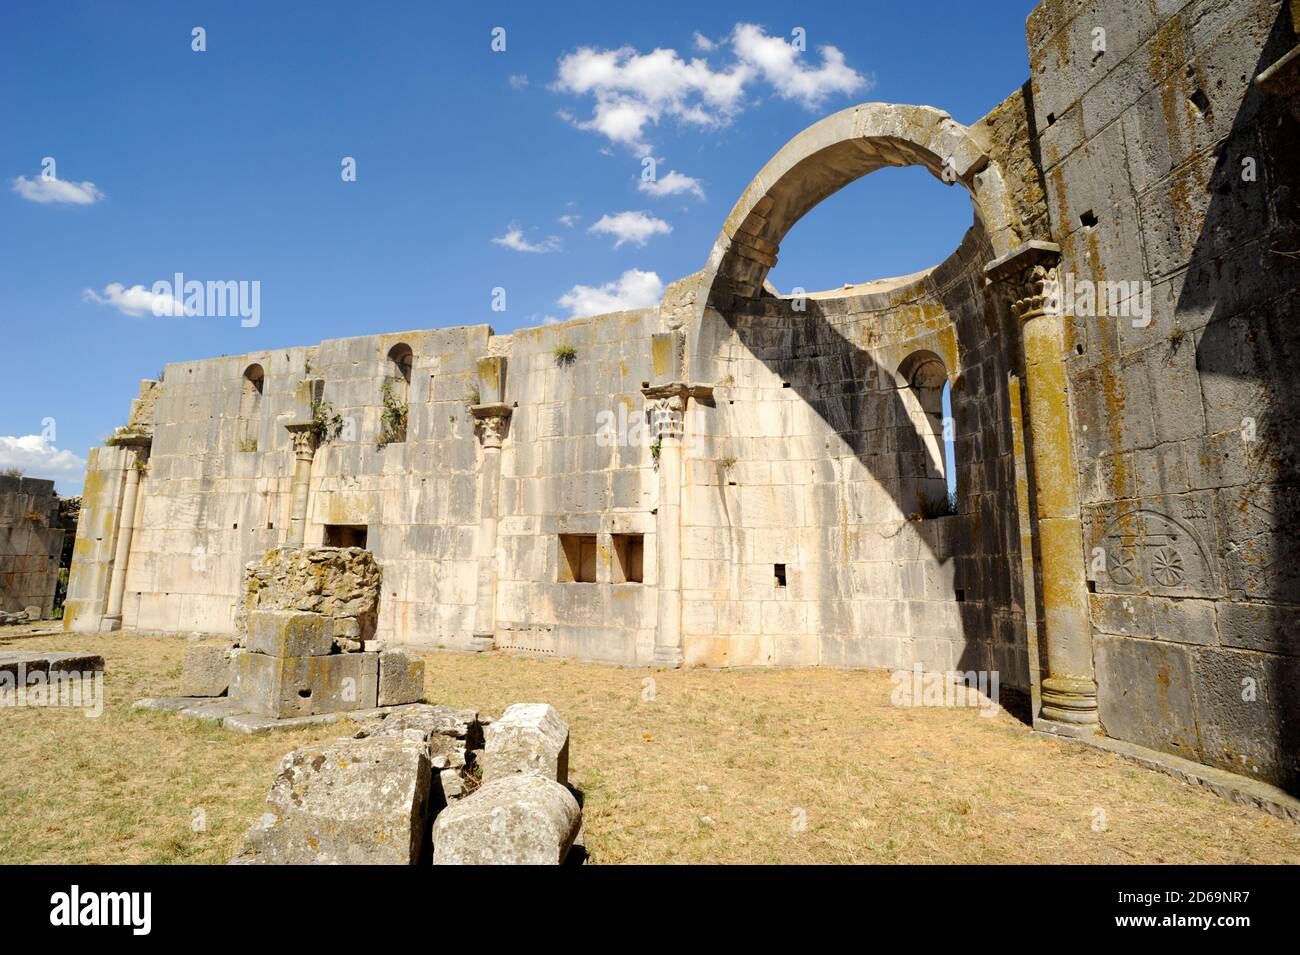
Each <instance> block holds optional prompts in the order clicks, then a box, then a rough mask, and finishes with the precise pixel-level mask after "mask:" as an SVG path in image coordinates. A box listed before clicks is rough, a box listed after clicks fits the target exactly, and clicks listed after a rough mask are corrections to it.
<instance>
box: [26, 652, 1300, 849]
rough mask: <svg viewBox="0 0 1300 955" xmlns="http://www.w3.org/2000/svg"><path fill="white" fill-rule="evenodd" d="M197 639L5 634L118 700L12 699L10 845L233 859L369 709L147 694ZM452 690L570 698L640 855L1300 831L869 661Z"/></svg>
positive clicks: (546, 671)
mask: <svg viewBox="0 0 1300 955" xmlns="http://www.w3.org/2000/svg"><path fill="white" fill-rule="evenodd" d="M185 646H186V642H185V640H183V639H180V638H157V637H140V636H134V635H123V634H115V635H112V636H91V635H87V636H74V635H70V634H67V635H65V634H59V635H57V636H38V637H25V638H15V637H14V636H13V635H11V633H10V632H9V631H6V632H5V633H4V634H0V649H33V650H34V649H62V650H77V651H92V652H95V653H99V654H101V655H102V656H103V657H104V659H105V661H106V671H107V676H106V681H105V685H106V689H105V692H106V703H105V707H104V711H103V714H102V715H101V716H99V717H97V718H88V717H87V716H85V715H84V714H83V713H82V712H81V711H79V710H71V709H58V708H28V709H15V708H0V739H2V740H3V746H4V753H5V759H4V766H5V772H4V773H2V774H0V859H3V860H4V861H5V862H7V863H20V862H43V863H61V862H68V863H84V862H90V863H113V862H159V863H162V862H167V863H174V862H209V863H224V862H226V861H227V860H228V859H229V858H230V857H231V855H233V854H234V851H235V849H236V848H237V846H238V845H239V843H240V840H241V838H242V836H243V833H244V831H245V830H246V829H247V828H248V827H249V825H251V824H252V822H253V821H254V820H255V819H256V818H257V817H258V816H259V815H260V813H261V811H262V808H261V807H262V802H263V800H264V799H265V797H266V792H267V789H268V787H269V786H270V783H271V778H272V776H273V774H274V768H275V765H276V763H277V762H278V761H279V759H280V757H281V756H282V755H283V754H285V753H286V752H288V751H289V750H291V749H293V748H295V747H296V746H299V745H301V744H303V743H305V742H308V741H312V740H321V739H333V738H336V737H340V736H344V735H347V732H348V728H349V726H350V724H348V723H346V722H345V723H339V724H334V725H332V726H323V727H317V728H314V729H311V730H300V731H294V732H283V733H278V734H271V735H264V736H259V737H246V736H240V735H237V734H233V733H228V732H226V731H225V730H222V729H220V728H218V727H213V726H210V725H206V724H200V723H196V722H193V721H191V720H186V719H181V718H179V717H177V716H173V715H169V714H162V713H152V712H136V711H133V710H132V709H131V703H132V702H133V701H134V700H136V699H139V698H141V697H145V696H166V695H174V694H175V692H176V689H177V684H178V681H179V679H180V668H181V656H182V654H183V652H184V649H185ZM425 661H426V684H425V686H426V694H427V698H428V699H429V700H430V701H431V702H436V703H446V704H450V705H454V706H469V707H474V708H476V709H478V710H480V711H482V712H484V713H490V714H493V715H499V714H500V713H501V711H502V710H504V709H505V707H506V706H508V705H509V704H510V703H514V702H536V701H544V702H548V703H552V704H554V706H555V707H556V708H557V709H558V710H559V711H560V713H561V714H562V715H563V716H564V717H565V718H566V719H567V720H568V721H569V726H570V731H571V741H570V778H571V781H572V782H573V783H574V784H575V785H576V786H577V787H578V788H579V789H580V790H581V791H582V794H583V798H584V800H585V816H584V819H585V830H586V842H587V849H588V852H589V854H590V857H591V861H592V862H595V863H618V862H642V863H658V862H750V863H769V862H770V863H789V862H796V863H809V862H907V863H913V862H926V863H953V862H956V863H965V862H992V863H1014V862H1037V863H1058V862H1059V863H1111V862H1127V863H1158V862H1167V863H1184V862H1201V863H1212V862H1225V863H1236V862H1268V863H1276V862H1295V861H1297V860H1300V826H1297V825H1295V824H1294V823H1289V822H1285V821H1283V820H1280V819H1276V818H1274V817H1272V816H1270V815H1268V814H1266V813H1264V812H1262V811H1260V810H1257V809H1251V808H1247V807H1244V806H1238V805H1235V804H1233V803H1230V802H1227V801H1225V800H1223V799H1220V798H1218V797H1216V796H1214V795H1213V794H1211V793H1209V792H1206V791H1204V790H1202V789H1200V788H1198V787H1196V786H1192V785H1189V784H1186V783H1182V782H1179V781H1177V780H1175V779H1172V778H1170V777H1167V776H1164V775H1161V774H1159V773H1154V772H1151V771H1149V770H1145V769H1142V768H1140V767H1137V766H1135V765H1133V764H1131V763H1128V762H1126V761H1124V760H1122V759H1120V758H1119V757H1116V756H1111V755H1108V754H1103V753H1098V752H1094V751H1090V750H1086V749H1083V748H1081V747H1077V746H1073V745H1070V744H1067V743H1062V742H1057V741H1054V740H1050V739H1042V738H1038V737H1035V736H1033V735H1031V733H1030V732H1029V731H1028V729H1027V728H1026V727H1025V726H1024V725H1023V724H1022V723H1020V722H1018V721H1016V720H1015V719H1013V718H1012V717H1011V716H1009V715H1008V714H1006V713H1005V712H999V713H997V714H996V715H993V716H991V717H990V716H982V715H980V710H979V709H977V708H973V707H962V708H939V707H918V708H903V707H895V706H892V705H891V704H890V692H891V690H892V688H893V687H892V684H891V683H890V680H889V677H888V674H886V673H882V672H871V671H840V670H819V669H807V670H779V671H778V670H774V671H706V670H687V671H676V672H667V671H654V670H648V669H617V668H612V667H601V666H593V665H587V664H580V663H573V662H566V661H559V660H541V659H529V658H520V657H511V656H506V655H502V654H495V653H494V654H488V655H472V654H461V653H451V652H433V653H429V654H427V655H426V656H425Z"/></svg>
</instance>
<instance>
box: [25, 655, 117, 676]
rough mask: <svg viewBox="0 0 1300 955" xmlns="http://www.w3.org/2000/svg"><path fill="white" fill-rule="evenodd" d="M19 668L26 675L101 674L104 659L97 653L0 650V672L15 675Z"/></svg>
mask: <svg viewBox="0 0 1300 955" xmlns="http://www.w3.org/2000/svg"><path fill="white" fill-rule="evenodd" d="M20 666H21V667H22V668H23V670H24V671H25V672H26V673H36V672H41V673H48V672H50V671H51V670H53V671H54V672H56V673H69V672H79V673H87V672H90V673H102V672H104V658H103V657H101V656H100V655H99V654H97V653H66V652H62V651H58V650H53V651H35V652H34V651H27V650H0V672H5V673H13V674H15V675H16V674H17V673H18V669H19V667H20Z"/></svg>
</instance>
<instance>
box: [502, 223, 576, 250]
mask: <svg viewBox="0 0 1300 955" xmlns="http://www.w3.org/2000/svg"><path fill="white" fill-rule="evenodd" d="M492 241H493V242H495V243H496V244H497V245H504V246H505V247H506V248H507V249H514V250H515V251H516V252H558V251H559V250H560V240H559V238H558V237H556V236H553V235H552V236H547V237H546V239H545V240H544V241H542V242H529V241H528V240H527V239H525V238H524V230H523V229H521V228H519V226H517V225H515V224H514V223H511V224H510V227H509V228H508V229H506V234H505V235H499V236H497V237H496V238H495V239H493V240H492Z"/></svg>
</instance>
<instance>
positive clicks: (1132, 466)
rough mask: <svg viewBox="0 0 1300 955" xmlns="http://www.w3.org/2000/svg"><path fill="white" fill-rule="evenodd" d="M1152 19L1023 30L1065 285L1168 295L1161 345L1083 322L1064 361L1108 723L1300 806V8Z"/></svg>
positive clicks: (1106, 323) (1207, 3)
mask: <svg viewBox="0 0 1300 955" xmlns="http://www.w3.org/2000/svg"><path fill="white" fill-rule="evenodd" d="M1154 6H1156V5H1153V4H1146V3H1129V2H1122V0H1102V2H1098V3H1091V4H1087V5H1084V4H1080V3H1069V2H1061V0H1055V2H1046V3H1043V4H1041V5H1040V6H1039V7H1038V8H1037V9H1036V10H1035V11H1034V14H1033V15H1032V16H1031V17H1030V19H1029V24H1028V37H1029V52H1030V61H1031V65H1032V80H1031V83H1032V91H1033V114H1032V120H1033V129H1034V133H1035V137H1036V144H1037V152H1038V154H1039V156H1040V159H1041V164H1042V171H1043V178H1044V182H1045V184H1046V190H1047V207H1048V211H1049V214H1050V216H1051V235H1052V238H1053V239H1054V240H1055V241H1057V242H1059V243H1060V245H1061V247H1062V262H1061V271H1062V274H1063V275H1064V274H1066V273H1072V274H1073V275H1075V276H1076V277H1079V278H1089V279H1098V280H1100V279H1109V280H1121V281H1130V282H1131V281H1134V280H1142V279H1148V280H1149V281H1150V282H1151V283H1152V291H1153V294H1152V297H1151V304H1152V308H1151V322H1150V325H1149V326H1147V327H1145V328H1141V327H1135V326H1134V325H1133V323H1132V321H1130V320H1125V319H1124V318H1123V317H1120V318H1118V319H1116V318H1086V317H1076V318H1073V319H1070V320H1068V321H1067V324H1066V330H1065V341H1064V342H1063V353H1064V360H1065V362H1066V367H1067V371H1068V376H1069V383H1070V394H1071V399H1072V405H1073V415H1074V422H1073V424H1074V428H1073V431H1074V439H1075V444H1076V461H1077V462H1078V469H1079V474H1078V486H1079V496H1080V502H1081V505H1082V508H1083V516H1084V525H1085V547H1086V551H1087V553H1086V554H1085V559H1086V560H1087V562H1088V567H1089V572H1088V580H1089V586H1090V588H1091V589H1093V590H1094V591H1095V592H1094V593H1092V594H1091V595H1090V603H1091V616H1092V622H1093V629H1094V638H1093V653H1094V657H1095V660H1096V664H1097V678H1098V682H1099V704H1100V713H1101V719H1102V724H1103V725H1104V726H1105V728H1106V730H1107V732H1108V733H1109V734H1110V735H1112V736H1116V737H1119V738H1122V739H1127V740H1130V741H1133V742H1136V743H1140V744H1142V745H1144V746H1149V747H1153V748H1155V749H1160V750H1164V751H1166V752H1171V753H1174V754H1176V755H1179V756H1183V757H1186V758H1188V759H1192V760H1196V761H1200V762H1206V763H1209V764H1211V765H1216V766H1220V767H1223V768H1225V769H1230V770H1233V771H1235V772H1239V773H1245V774H1248V775H1255V776H1259V777H1262V778H1264V779H1268V780H1271V781H1273V782H1277V783H1279V784H1282V785H1285V786H1290V787H1292V788H1294V787H1295V786H1296V785H1297V784H1298V783H1300V759H1298V757H1300V661H1298V660H1297V654H1298V653H1300V627H1298V626H1297V625H1298V624H1300V559H1298V558H1300V530H1298V527H1300V525H1298V524H1297V519H1298V518H1300V491H1298V490H1297V485H1296V480H1297V465H1298V462H1300V456H1298V452H1300V445H1298V442H1297V434H1300V432H1298V431H1297V427H1296V420H1295V415H1296V409H1297V408H1300V376H1297V374H1296V367H1297V365H1296V359H1297V358H1300V332H1298V331H1297V324H1296V316H1297V314H1300V293H1298V292H1297V288H1298V287H1300V262H1298V261H1297V259H1296V258H1295V257H1287V256H1285V255H1281V254H1278V253H1279V251H1281V252H1285V251H1288V250H1298V249H1300V214H1298V213H1300V210H1298V209H1297V202H1300V162H1297V158H1296V157H1297V156H1300V126H1298V122H1300V117H1298V116H1297V115H1296V113H1295V109H1296V106H1295V98H1294V97H1293V98H1292V100H1291V101H1290V102H1289V103H1288V100H1287V99H1286V98H1284V97H1281V96H1276V95H1270V94H1269V93H1266V92H1265V91H1263V90H1261V89H1260V88H1259V86H1257V85H1256V84H1254V83H1253V80H1254V78H1255V77H1256V76H1257V75H1258V74H1260V73H1261V72H1263V71H1264V70H1265V69H1266V68H1267V67H1268V66H1270V65H1272V64H1273V63H1275V62H1276V61H1277V60H1279V59H1280V58H1281V57H1282V56H1283V55H1284V54H1285V53H1286V52H1287V51H1289V50H1290V49H1292V48H1294V47H1295V45H1296V34H1295V29H1294V26H1293V23H1292V19H1291V16H1292V14H1293V12H1294V13H1296V14H1300V9H1298V10H1295V11H1291V10H1289V9H1287V6H1286V5H1285V4H1282V3H1278V2H1268V0H1194V2H1190V3H1183V4H1162V5H1160V7H1162V8H1163V9H1162V12H1161V13H1160V14H1159V15H1157V14H1156V13H1155V12H1153V10H1152V7H1154ZM1293 6H1300V5H1294V4H1293ZM1097 23H1105V24H1107V25H1108V26H1110V29H1109V30H1108V44H1107V46H1108V48H1107V50H1106V52H1105V54H1104V55H1102V56H1100V57H1094V56H1093V54H1092V52H1091V49H1090V47H1089V45H1088V38H1089V36H1090V31H1091V29H1092V28H1093V27H1094V26H1095V25H1096V24H1097ZM1247 158H1252V159H1254V161H1255V163H1254V166H1255V170H1256V172H1257V178H1256V180H1255V181H1246V180H1244V179H1243V177H1242V170H1243V160H1245V159H1247ZM1092 217H1095V225H1089V224H1087V223H1088V222H1090V221H1091V220H1092ZM1251 421H1253V422H1254V425H1253V428H1254V430H1253V431H1252V430H1251V427H1252V426H1251ZM1098 548H1100V551H1099V550H1097V549H1098ZM1099 553H1104V554H1105V569H1104V570H1103V569H1102V566H1101V564H1100V563H1099V562H1098V561H1097V560H1096V556H1097V555H1098V554H1099ZM1243 680H1253V681H1255V685H1256V688H1257V692H1258V701H1255V702H1251V701H1243V699H1242V695H1243V685H1242V681H1243Z"/></svg>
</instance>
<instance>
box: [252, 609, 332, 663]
mask: <svg viewBox="0 0 1300 955" xmlns="http://www.w3.org/2000/svg"><path fill="white" fill-rule="evenodd" d="M244 645H245V646H246V647H247V648H248V649H249V650H250V651H251V652H253V653H264V654H267V655H268V656H273V657H321V656H327V655H328V654H330V653H333V652H334V621H333V620H332V619H331V618H330V617H327V616H325V615H324V614H319V613H296V612H293V611H277V610H253V611H250V612H249V614H248V636H247V638H246V641H245V644H244Z"/></svg>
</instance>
